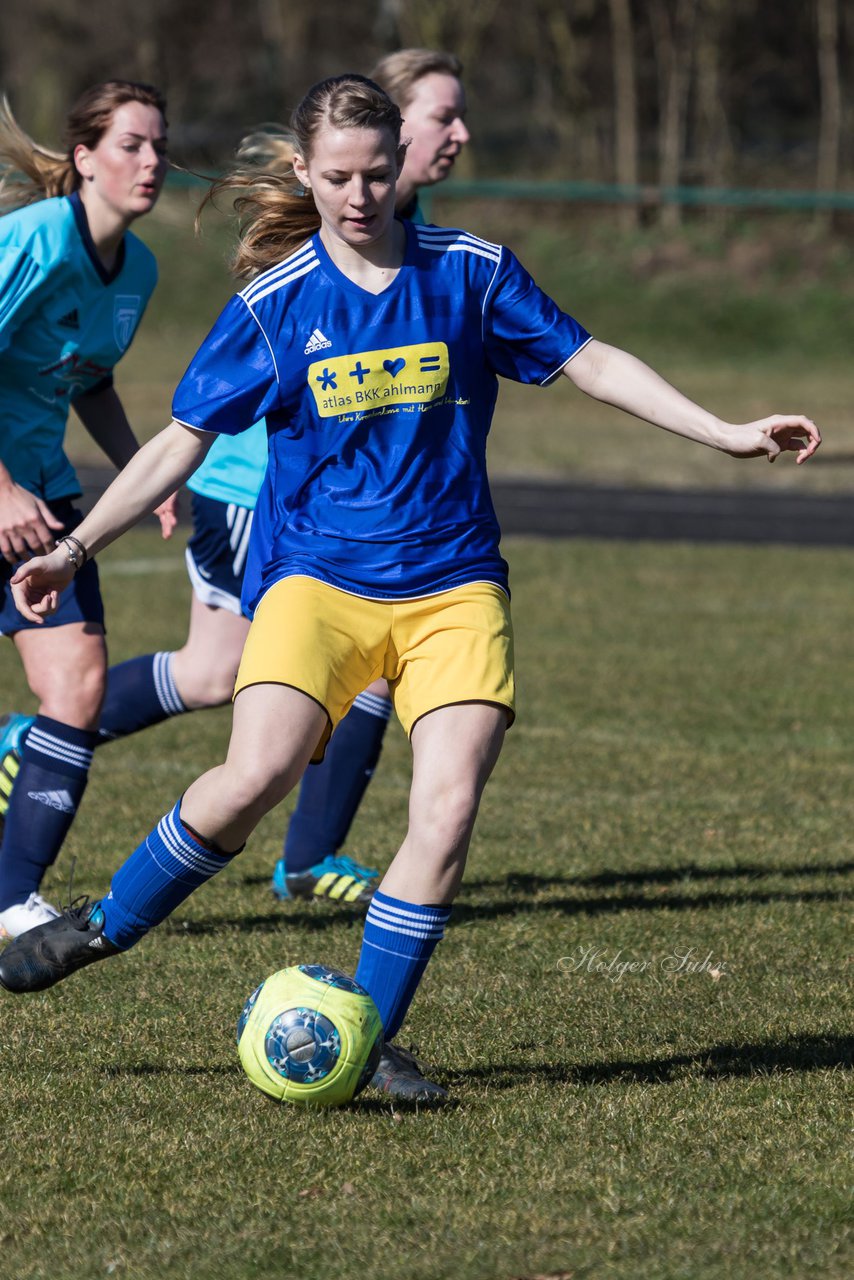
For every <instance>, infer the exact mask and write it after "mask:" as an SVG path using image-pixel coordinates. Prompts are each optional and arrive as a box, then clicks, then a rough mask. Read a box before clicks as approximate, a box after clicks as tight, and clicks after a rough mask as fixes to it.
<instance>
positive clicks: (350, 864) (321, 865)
mask: <svg viewBox="0 0 854 1280" xmlns="http://www.w3.org/2000/svg"><path fill="white" fill-rule="evenodd" d="M378 876H379V871H377V870H376V869H375V868H374V867H363V866H362V865H361V863H359V862H354V861H353V859H352V858H343V857H329V858H324V859H323V861H322V862H317V863H315V865H314V866H313V867H309V868H308V869H307V870H306V871H295V872H292V873H291V874H290V875H289V874H288V872H287V871H286V869H285V862H284V859H283V858H280V859H279V861H278V862H277V863H276V867H275V870H274V872H273V884H272V889H273V893H274V894H275V895H276V897H277V898H279V899H280V900H281V901H282V902H288V901H290V900H291V899H293V898H303V899H304V898H311V899H322V900H323V901H324V902H341V903H345V904H346V905H347V906H360V907H366V906H367V905H368V903H369V902H370V900H371V898H372V897H373V896H374V889H376V887H377V878H378Z"/></svg>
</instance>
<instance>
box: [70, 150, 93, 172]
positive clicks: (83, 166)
mask: <svg viewBox="0 0 854 1280" xmlns="http://www.w3.org/2000/svg"><path fill="white" fill-rule="evenodd" d="M74 167H75V169H76V170H77V172H78V173H79V174H80V176H81V178H92V177H94V170H93V168H92V157H91V152H90V151H89V148H88V147H85V146H84V145H83V143H82V142H79V143H78V144H77V146H76V147H75V148H74Z"/></svg>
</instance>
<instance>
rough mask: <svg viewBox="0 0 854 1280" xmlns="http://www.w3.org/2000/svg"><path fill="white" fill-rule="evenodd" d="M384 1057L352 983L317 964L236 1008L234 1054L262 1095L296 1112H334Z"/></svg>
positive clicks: (374, 1015) (361, 992)
mask: <svg viewBox="0 0 854 1280" xmlns="http://www.w3.org/2000/svg"><path fill="white" fill-rule="evenodd" d="M382 1050H383V1028H382V1023H381V1022H380V1015H379V1013H378V1012H377V1006H376V1005H375V1004H374V1002H373V1000H372V999H371V997H370V996H369V995H368V993H367V991H365V989H364V987H360V986H359V984H358V982H356V981H355V980H354V979H353V978H351V977H350V976H349V974H346V973H342V972H341V970H340V969H329V968H327V966H326V965H322V964H299V965H294V966H293V967H292V968H290V969H280V970H279V972H278V973H274V974H272V975H271V976H270V977H269V978H267V980H266V981H265V982H262V983H261V985H260V987H258V988H257V989H256V990H255V991H253V992H252V995H251V996H250V997H249V999H248V1000H247V1001H246V1004H245V1005H244V1006H243V1012H242V1013H241V1015H240V1017H239V1019H238V1022H237V1052H238V1054H239V1055H240V1062H241V1065H242V1067H243V1070H244V1071H245V1072H246V1074H247V1075H248V1077H249V1079H250V1080H251V1081H252V1083H253V1084H254V1085H257V1087H258V1088H259V1089H262V1090H263V1092H264V1093H268V1094H269V1095H270V1097H271V1098H276V1099H277V1100H278V1101H279V1102H295V1103H296V1104H297V1105H298V1106H314V1107H340V1106H342V1105H343V1104H344V1103H345V1102H349V1101H350V1099H351V1098H355V1096H356V1094H357V1093H359V1092H360V1090H362V1089H364V1087H365V1085H366V1084H367V1083H368V1081H369V1080H370V1079H371V1077H372V1076H373V1074H374V1072H375V1071H376V1069H377V1065H378V1064H379V1060H380V1055H381V1053H382Z"/></svg>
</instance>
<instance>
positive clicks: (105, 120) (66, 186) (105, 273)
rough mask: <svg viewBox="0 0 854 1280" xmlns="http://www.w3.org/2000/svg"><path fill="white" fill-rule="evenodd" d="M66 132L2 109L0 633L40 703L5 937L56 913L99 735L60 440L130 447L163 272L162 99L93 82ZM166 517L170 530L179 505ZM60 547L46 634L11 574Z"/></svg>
mask: <svg viewBox="0 0 854 1280" xmlns="http://www.w3.org/2000/svg"><path fill="white" fill-rule="evenodd" d="M66 135H67V149H66V151H65V153H62V154H60V153H56V152H51V151H47V150H46V149H45V148H42V147H39V146H37V145H36V144H35V143H34V142H33V141H32V140H31V139H30V138H28V137H27V135H26V134H25V133H23V131H22V130H21V129H20V128H19V127H18V126H17V124H16V123H15V120H14V118H13V117H12V114H11V112H10V111H9V108H8V105H7V104H5V103H4V104H3V110H2V114H0V175H2V183H0V207H2V208H4V209H7V210H11V212H6V213H5V215H4V216H3V217H0V386H1V387H2V390H0V555H2V557H3V562H4V564H5V571H3V572H2V575H0V588H1V589H2V599H0V633H2V634H4V635H7V636H10V637H11V639H12V641H13V643H14V644H15V647H16V649H17V651H18V654H19V655H20V658H21V660H22V662H23V664H24V669H25V672H26V676H27V681H28V683H29V686H30V688H31V690H32V691H33V693H34V694H35V696H36V697H37V698H38V700H39V710H38V715H37V716H36V717H35V720H34V721H33V722H32V724H31V726H30V727H29V732H28V734H27V736H26V740H25V743H24V745H23V747H22V749H21V752H20V757H19V758H18V759H17V760H16V765H17V769H16V772H17V780H18V784H19V785H17V786H16V787H15V789H14V791H13V794H12V799H11V802H10V803H9V805H8V812H7V815H6V821H5V826H4V830H3V842H2V846H1V847H0V935H2V934H6V935H9V936H12V937H14V936H16V935H17V934H19V933H22V932H23V931H25V930H26V929H28V928H31V927H33V926H34V925H37V924H40V923H41V922H43V921H44V920H47V919H51V918H53V917H54V916H55V915H56V911H55V909H54V908H53V907H51V906H50V904H49V903H47V902H45V900H44V899H43V898H42V897H41V895H40V893H39V888H40V885H41V881H42V877H43V875H44V872H45V870H46V868H47V867H48V866H49V865H50V864H51V863H52V862H53V860H54V859H55V857H56V855H57V853H58V852H59V848H60V845H61V844H62V841H63V839H64V837H65V834H66V832H67V830H68V827H69V825H70V823H71V821H72V820H73V817H74V814H75V813H76V811H77V807H78V805H79V803H80V799H81V797H82V795H83V791H84V789H85V786H86V780H87V775H88V769H89V764H90V762H91V759H92V748H93V746H94V744H95V741H96V736H97V725H98V719H99V715H100V709H101V699H102V697H103V692H104V680H105V674H106V648H105V644H104V628H103V621H104V613H103V607H102V603H101V596H100V591H99V587H98V574H97V570H96V568H95V565H94V563H91V562H90V563H88V564H86V565H85V566H84V565H83V560H84V559H85V556H84V555H83V553H82V552H81V551H80V549H79V545H78V543H77V541H76V539H75V538H74V536H73V530H74V528H75V526H76V524H77V523H78V521H79V519H80V513H79V512H78V511H77V510H76V509H75V506H74V499H75V498H77V497H79V496H80V485H79V483H78V480H77V477H76V475H75V473H74V469H73V468H72V466H71V465H70V463H69V461H68V459H67V458H66V456H65V453H64V451H63V440H64V436H65V425H66V419H67V416H68V411H69V407H70V406H72V405H73V407H74V409H75V411H76V413H77V415H78V417H79V418H80V419H81V420H82V422H83V425H84V426H85V427H86V429H87V430H88V431H89V433H90V434H91V435H92V436H93V438H94V439H95V440H96V441H97V443H98V444H99V445H100V446H101V448H103V450H104V451H105V453H106V454H107V456H108V457H109V458H110V460H111V461H112V462H114V463H115V465H116V466H117V467H122V466H124V464H125V463H126V462H127V461H128V459H129V458H130V457H131V456H132V455H133V453H134V452H135V451H136V448H137V444H136V440H135V438H134V435H133V432H132V431H131V428H130V425H129V423H128V421H127V418H126V417H125V413H124V410H123V408H122V405H121V402H120V400H119V398H118V396H117V394H116V392H115V390H114V388H113V372H112V371H113V367H114V365H115V364H116V362H117V361H118V360H120V359H121V357H122V356H123V355H124V353H125V351H126V350H127V348H128V347H129V345H130V343H131V341H132V340H133V336H134V334H135V332H136V329H137V326H138V324H139V322H140V319H141V317H142V313H143V311H144V310H145V306H146V304H147V302H148V299H149V297H150V295H151V292H152V290H153V289H154V286H155V283H156V279H157V269H156V266H155V262H154V258H153V257H152V255H151V253H150V252H149V250H148V249H147V248H146V247H145V246H144V245H143V244H142V243H141V241H139V240H137V238H136V237H135V236H133V235H131V234H130V232H129V231H128V228H129V227H130V225H131V223H132V222H134V221H135V220H136V219H137V218H139V217H142V216H143V215H144V214H146V213H148V212H149V210H150V209H152V208H153V207H154V204H155V201H156V200H157V197H158V195H159V194H160V188H161V186H162V184H163V179H164V177H165V173H166V164H167V161H166V119H165V102H164V99H163V97H162V96H161V94H160V93H159V92H158V91H157V90H156V89H153V88H152V87H151V86H149V85H140V84H133V83H130V82H127V81H110V82H109V83H107V84H102V85H96V86H95V87H94V88H92V89H90V90H88V91H87V92H86V93H84V94H83V96H82V97H81V98H80V99H79V101H78V102H77V103H76V105H75V106H74V108H73V109H72V111H71V113H70V115H69V117H68V122H67V128H66ZM163 518H164V520H165V521H166V522H167V525H171V524H172V523H174V516H173V515H172V513H171V511H170V512H164V516H163ZM56 539H58V542H59V544H60V545H61V547H62V550H63V554H65V555H67V556H68V557H69V558H70V559H71V560H72V561H73V562H74V563H79V565H80V568H81V574H80V577H79V578H78V579H77V581H76V583H75V587H74V589H73V591H71V592H69V593H68V595H67V596H66V598H65V599H64V600H63V603H62V607H61V608H60V609H59V611H58V612H57V613H56V614H55V615H54V616H53V617H52V618H51V619H50V622H49V625H48V626H47V627H34V626H33V624H32V621H31V620H29V619H27V618H25V617H23V616H22V615H21V614H20V613H19V612H18V610H17V609H16V607H15V605H14V601H13V599H12V594H11V591H10V589H9V579H10V577H11V575H12V570H13V567H14V565H15V564H17V563H19V562H20V561H21V560H24V559H26V558H27V557H28V556H30V555H32V553H33V552H37V551H47V550H49V549H50V548H51V547H52V546H53V545H54V541H55V540H56ZM7 728H11V729H12V730H13V731H14V729H15V723H14V721H12V723H11V724H7ZM5 781H6V782H7V783H8V781H9V779H8V777H7V778H6V779H5Z"/></svg>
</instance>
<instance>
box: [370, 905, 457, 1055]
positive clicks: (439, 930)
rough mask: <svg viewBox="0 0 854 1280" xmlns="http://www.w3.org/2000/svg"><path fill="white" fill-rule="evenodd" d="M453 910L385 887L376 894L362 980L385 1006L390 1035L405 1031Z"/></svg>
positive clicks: (387, 1035) (383, 1016)
mask: <svg viewBox="0 0 854 1280" xmlns="http://www.w3.org/2000/svg"><path fill="white" fill-rule="evenodd" d="M450 914H451V908H450V907H449V906H419V905H418V904H417V903H414V902H402V901H401V900H400V898H390V897H388V895H387V894H385V893H380V892H379V890H377V892H376V893H375V894H374V896H373V898H372V900H371V905H370V906H369V907H368V914H367V917H366V918H365V933H364V937H363V938H362V951H361V954H360V956H359V965H358V968H357V969H356V981H357V982H358V983H361V985H362V986H363V987H364V988H365V990H366V991H367V992H368V993H369V994H370V995H371V997H372V998H373V1001H374V1004H375V1005H376V1006H377V1008H378V1009H379V1013H380V1018H381V1019H382V1024H383V1031H384V1033H385V1038H386V1040H392V1039H393V1038H394V1036H395V1035H396V1034H397V1032H398V1031H399V1030H400V1027H401V1024H402V1023H403V1019H404V1018H405V1017H406V1014H407V1012H408V1010H409V1006H410V1004H411V1003H412V999H413V996H414V995H415V992H416V989H417V987H418V984H419V982H420V981H421V977H422V975H423V973H424V970H425V969H426V968H427V962H428V960H429V959H430V957H431V956H432V954H433V952H434V951H435V949H436V944H437V943H438V942H440V941H441V939H442V935H443V934H444V932H445V925H446V924H447V923H448V919H449V917H450Z"/></svg>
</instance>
